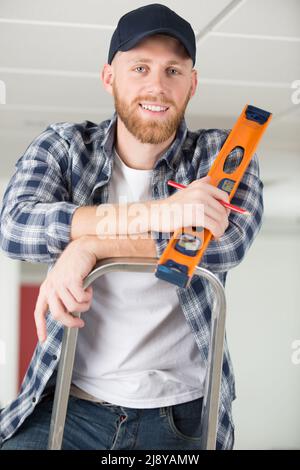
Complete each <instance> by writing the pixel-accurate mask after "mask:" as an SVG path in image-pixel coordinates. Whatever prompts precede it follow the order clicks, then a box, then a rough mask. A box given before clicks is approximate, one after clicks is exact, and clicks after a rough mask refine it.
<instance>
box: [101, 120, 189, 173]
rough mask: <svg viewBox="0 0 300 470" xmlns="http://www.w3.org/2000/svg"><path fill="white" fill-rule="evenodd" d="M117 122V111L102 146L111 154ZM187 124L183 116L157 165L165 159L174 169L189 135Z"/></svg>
mask: <svg viewBox="0 0 300 470" xmlns="http://www.w3.org/2000/svg"><path fill="white" fill-rule="evenodd" d="M116 124H117V113H116V112H115V113H114V115H113V117H112V118H111V121H110V123H109V125H108V127H107V129H106V132H105V137H104V139H103V140H102V143H101V146H102V147H103V149H104V150H105V153H106V154H107V155H109V156H111V155H112V153H113V146H114V141H115V130H116ZM187 130H188V129H187V125H186V121H185V118H184V117H183V118H182V120H181V122H180V125H179V127H178V129H177V133H176V137H175V139H174V141H173V142H172V144H171V145H170V147H169V148H168V149H167V150H166V151H165V153H164V154H163V155H161V156H160V157H159V159H158V160H157V162H156V164H155V167H156V166H157V165H158V164H159V163H160V162H161V161H162V160H165V161H166V163H167V164H168V166H169V167H170V168H171V169H172V170H174V169H175V168H176V164H177V161H178V158H179V154H180V149H181V147H182V145H183V143H184V141H185V138H186V135H187Z"/></svg>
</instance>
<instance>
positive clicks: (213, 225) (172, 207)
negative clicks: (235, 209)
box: [147, 176, 230, 239]
mask: <svg viewBox="0 0 300 470" xmlns="http://www.w3.org/2000/svg"><path fill="white" fill-rule="evenodd" d="M219 199H221V200H223V201H225V202H229V197H228V194H227V193H226V192H225V191H222V190H221V189H219V188H216V187H215V186H213V185H211V184H210V176H205V177H204V178H200V179H198V180H195V181H193V182H192V183H190V184H189V185H188V186H187V187H186V188H184V189H181V190H180V191H177V192H176V193H174V194H173V195H172V196H169V197H168V198H165V199H160V200H155V201H150V202H148V203H147V204H153V205H154V206H155V205H156V206H157V207H158V209H159V210H160V212H159V211H158V213H159V217H158V219H153V220H151V226H150V229H151V230H155V231H159V232H172V231H175V230H178V229H179V228H181V227H182V223H183V221H184V222H185V224H184V226H185V227H190V226H196V225H199V224H197V220H198V221H199V213H200V214H203V224H201V225H203V227H204V228H206V229H208V230H209V231H210V232H211V233H212V235H213V236H214V237H215V239H219V238H220V237H222V235H223V234H224V232H225V230H226V229H227V227H228V225H229V220H228V215H229V212H230V211H229V210H228V209H226V208H225V207H223V206H222V204H221V203H220V202H219ZM187 207H188V208H191V209H192V210H189V211H187V212H185V210H186V208H187ZM172 212H173V213H174V214H177V215H178V217H174V218H173V217H172ZM197 215H198V219H197Z"/></svg>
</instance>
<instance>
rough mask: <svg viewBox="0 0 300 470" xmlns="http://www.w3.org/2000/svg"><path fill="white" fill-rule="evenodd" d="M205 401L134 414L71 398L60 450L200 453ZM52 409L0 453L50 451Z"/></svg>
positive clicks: (41, 409)
mask: <svg viewBox="0 0 300 470" xmlns="http://www.w3.org/2000/svg"><path fill="white" fill-rule="evenodd" d="M202 401H203V399H202V398H198V399H196V400H192V401H189V402H186V403H181V404H179V405H173V406H166V407H161V408H151V409H136V408H126V407H123V406H117V405H111V404H109V403H104V404H98V403H93V402H90V401H87V400H81V399H79V398H75V397H73V396H70V398H69V405H68V411H67V418H66V424H65V432H64V439H63V445H62V449H65V450H71V449H72V450H76V449H77V450H79V449H92V450H100V449H101V450H102V449H105V450H161V449H164V450H177V449H178V450H199V443H200V418H201V410H202ZM52 406H53V395H51V396H48V397H45V398H44V399H43V400H42V401H41V402H40V403H39V404H38V405H37V406H36V408H35V410H34V411H33V413H32V414H31V415H30V416H29V417H28V418H27V419H26V420H25V422H24V423H23V424H22V425H21V426H20V428H19V429H18V430H17V432H16V433H15V434H14V435H13V436H12V437H11V438H10V439H8V440H7V441H5V442H4V443H3V445H2V450H21V449H47V443H48V435H49V427H50V418H51V411H52Z"/></svg>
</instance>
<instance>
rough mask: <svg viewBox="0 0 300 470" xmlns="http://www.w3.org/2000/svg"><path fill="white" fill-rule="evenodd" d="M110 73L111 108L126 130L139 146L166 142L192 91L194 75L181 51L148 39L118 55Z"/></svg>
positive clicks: (169, 40)
mask: <svg viewBox="0 0 300 470" xmlns="http://www.w3.org/2000/svg"><path fill="white" fill-rule="evenodd" d="M112 69H113V82H112V90H113V96H114V101H115V108H116V112H117V114H118V117H119V118H120V119H121V120H122V121H123V123H124V125H125V127H126V128H127V130H128V131H129V132H130V133H131V134H133V135H134V136H135V137H136V138H137V139H138V140H139V141H140V142H142V143H149V144H159V143H162V142H165V141H166V140H168V139H169V138H170V137H171V136H172V135H173V134H174V132H176V130H177V128H178V126H179V124H180V121H181V120H182V118H183V116H184V113H185V109H186V107H187V104H188V102H189V100H190V98H191V96H192V95H193V94H194V92H195V88H196V81H197V80H196V71H195V70H192V60H191V59H190V58H189V57H188V56H186V54H185V53H184V48H183V47H182V46H180V45H179V43H178V42H177V41H176V40H173V39H172V38H170V37H163V38H162V37H161V36H153V37H149V38H147V39H145V40H144V41H143V42H141V43H140V44H138V46H136V47H135V48H134V49H131V50H130V51H126V52H118V53H117V55H116V57H115V58H114V60H113V62H112ZM143 105H148V106H149V105H154V106H158V107H159V108H156V109H154V110H153V109H152V110H149V109H144V108H143Z"/></svg>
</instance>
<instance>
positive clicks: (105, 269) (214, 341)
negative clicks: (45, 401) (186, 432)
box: [48, 257, 226, 450]
mask: <svg viewBox="0 0 300 470" xmlns="http://www.w3.org/2000/svg"><path fill="white" fill-rule="evenodd" d="M157 261H158V259H156V258H126V257H124V258H106V259H103V260H101V261H99V262H98V263H97V265H96V266H95V268H94V269H93V270H92V271H91V273H90V274H89V275H88V276H87V277H86V278H85V280H84V284H83V288H84V289H86V288H87V287H88V286H89V285H90V284H92V283H93V282H94V281H95V280H96V279H97V278H98V277H100V276H102V275H103V274H107V273H109V272H120V271H121V272H141V273H145V272H147V273H154V272H155V269H156V267H157ZM195 275H198V276H201V277H203V278H205V279H206V280H208V281H210V282H211V285H212V287H213V289H214V294H215V304H214V308H213V312H212V319H211V337H210V347H209V357H208V368H207V374H206V379H205V392H204V399H203V407H202V414H201V425H200V428H201V442H200V449H211V450H212V449H215V448H216V437H217V425H218V410H219V399H220V388H221V378H222V365H223V347H224V337H225V318H226V298H225V291H224V287H223V285H222V284H221V282H220V281H219V279H218V278H217V277H216V276H215V275H214V274H213V273H211V272H210V271H208V270H207V269H204V268H201V267H199V266H198V267H196V270H195ZM72 314H73V315H74V316H76V317H79V318H80V316H81V313H80V312H74V313H72ZM77 337H78V328H67V327H65V328H64V335H63V340H62V346H61V355H60V361H59V367H58V373H57V380H56V387H55V394H54V402H53V409H52V415H51V423H50V431H49V440H48V449H49V450H59V449H61V446H62V441H63V433H64V427H65V420H66V414H67V407H68V401H69V394H70V387H71V380H72V373H73V366H74V358H75V351H76V344H77Z"/></svg>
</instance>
